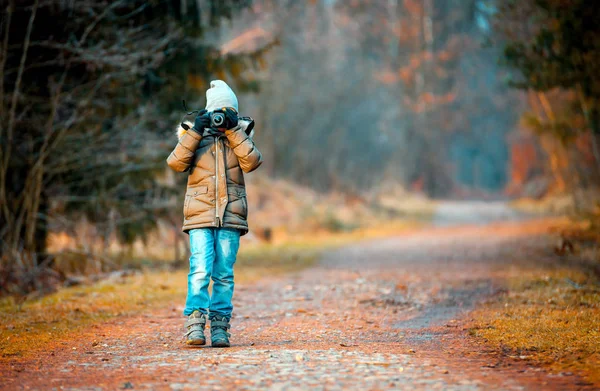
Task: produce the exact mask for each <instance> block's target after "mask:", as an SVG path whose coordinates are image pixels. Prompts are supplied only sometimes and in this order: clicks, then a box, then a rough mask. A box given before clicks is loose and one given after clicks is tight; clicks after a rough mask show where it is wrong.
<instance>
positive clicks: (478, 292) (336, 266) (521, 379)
mask: <svg viewBox="0 0 600 391" xmlns="http://www.w3.org/2000/svg"><path fill="white" fill-rule="evenodd" d="M544 231H545V228H544V227H543V226H542V225H540V224H536V223H529V224H523V223H519V224H518V223H503V224H500V225H488V226H485V227H477V226H471V227H453V228H438V229H429V230H425V231H421V232H416V233H412V234H406V235H403V236H399V237H395V238H392V239H386V240H374V241H370V242H366V243H360V244H356V245H354V246H349V247H345V248H342V249H340V250H337V251H333V252H330V253H328V254H326V255H325V256H324V257H323V259H322V260H321V262H320V265H319V266H318V267H315V268H312V269H310V270H307V271H305V272H303V273H301V274H299V275H296V276H288V277H284V278H278V279H275V280H269V279H265V280H263V281H262V282H260V283H258V284H254V285H249V286H238V287H236V296H235V302H234V305H235V315H236V316H235V318H234V320H233V330H232V332H233V340H232V342H233V347H232V348H230V349H213V348H188V347H186V346H185V345H183V344H182V343H181V340H180V337H181V334H182V323H183V319H182V316H181V315H180V314H181V310H182V307H181V305H182V303H183V298H182V300H181V302H179V303H173V304H172V305H171V306H169V307H166V308H160V309H156V310H154V311H153V312H151V313H147V314H144V315H140V316H136V317H130V318H121V319H115V320H113V321H111V322H108V323H105V324H103V325H100V326H97V327H93V328H91V329H90V330H89V332H88V334H87V335H81V336H80V338H78V339H77V340H76V341H73V342H72V343H65V344H64V349H62V350H59V351H54V352H48V354H47V355H44V356H41V357H39V358H38V359H37V360H35V361H32V362H27V363H19V364H14V365H12V366H11V367H10V368H0V375H2V381H1V385H2V386H0V388H1V389H6V390H16V389H57V390H58V389H66V390H99V389H111V390H112V389H119V388H122V389H128V388H133V389H136V390H138V389H142V390H144V389H152V390H156V389H158V390H162V389H165V390H179V389H190V390H196V389H201V388H203V389H236V390H237V389H256V388H261V389H265V388H267V389H272V390H294V389H310V390H318V389H322V390H345V389H362V390H370V389H377V390H384V389H423V390H431V389H447V390H489V389H503V390H521V389H531V390H538V389H545V390H548V389H550V390H551V389H556V390H564V389H582V387H581V386H578V381H579V379H577V378H576V377H574V376H570V377H563V376H560V375H551V374H547V373H545V372H544V371H543V370H540V369H537V368H534V367H531V366H530V365H528V363H527V362H526V360H520V359H519V358H518V357H516V358H503V359H502V358H498V357H497V356H495V355H494V354H493V353H492V352H487V351H486V349H485V347H484V346H480V345H477V344H476V343H475V342H474V341H473V340H472V339H471V338H470V337H468V329H467V327H468V326H467V322H468V320H469V318H468V310H469V309H470V308H472V307H473V306H474V305H475V304H476V303H477V302H478V301H480V300H483V299H485V298H486V297H488V296H489V295H493V294H495V292H497V290H498V289H499V287H500V286H501V285H500V284H501V281H502V278H504V277H506V276H507V275H510V274H511V273H518V272H519V270H521V268H523V267H526V265H527V262H529V261H530V260H531V259H534V260H535V261H536V262H544V261H545V257H546V255H544V254H546V253H544V252H540V250H539V249H540V248H548V247H547V246H548V243H547V240H548V239H547V238H545V237H544V236H543V235H542V232H544ZM549 256H550V255H548V257H549ZM93 341H96V342H97V343H93ZM579 384H581V383H579Z"/></svg>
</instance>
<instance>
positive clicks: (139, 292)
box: [0, 223, 414, 363]
mask: <svg viewBox="0 0 600 391" xmlns="http://www.w3.org/2000/svg"><path fill="white" fill-rule="evenodd" d="M413 226H414V225H413V224H406V223H401V224H392V225H389V226H386V227H383V228H378V229H371V230H360V231H354V232H348V233H342V234H323V235H314V236H310V237H309V236H306V237H297V238H295V240H294V241H290V242H289V243H285V244H280V245H264V244H262V245H251V246H244V247H242V249H241V251H240V254H239V255H238V261H237V264H236V283H241V284H244V283H251V282H252V281H256V280H258V279H260V278H265V277H273V276H276V275H281V274H285V273H293V272H297V271H300V270H302V269H304V268H307V267H310V266H311V265H313V264H314V263H315V262H316V260H317V259H318V256H319V254H320V253H321V252H322V251H324V250H326V249H331V248H334V247H336V246H340V245H343V244H348V243H352V242H355V241H357V240H361V239H366V238H371V237H381V236H386V235H391V234H394V233H398V232H399V231H402V230H404V229H407V228H410V227H413ZM186 278H187V270H175V271H164V270H153V269H149V270H144V271H142V272H137V273H134V274H132V275H129V276H122V277H118V278H113V279H107V280H103V281H100V282H98V283H96V284H93V285H84V286H77V287H71V288H64V289H60V290H59V291H58V292H56V293H53V294H51V295H48V296H44V297H42V298H39V299H37V300H28V301H25V302H24V303H21V302H19V300H18V299H16V298H13V297H11V298H5V299H1V300H0V363H2V362H3V361H7V360H15V359H27V358H30V357H32V356H34V355H36V354H37V353H39V352H41V351H47V350H49V349H52V347H53V346H59V344H60V342H61V341H65V340H68V339H69V338H73V336H74V335H75V334H76V333H77V331H78V330H80V329H82V328H84V327H88V326H90V325H92V324H95V323H98V322H102V321H106V320H108V319H111V318H114V317H117V316H124V315H132V314H135V313H139V312H141V311H145V310H151V309H153V308H157V307H159V306H161V305H166V304H169V303H173V302H182V301H183V299H184V297H185V292H186V287H187V285H186Z"/></svg>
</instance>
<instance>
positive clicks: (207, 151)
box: [167, 80, 262, 347]
mask: <svg viewBox="0 0 600 391" xmlns="http://www.w3.org/2000/svg"><path fill="white" fill-rule="evenodd" d="M215 110H219V111H223V112H224V113H225V119H226V120H225V122H224V125H226V127H224V128H219V129H215V128H212V127H211V119H210V114H211V113H212V112H213V111H215ZM237 112H238V101H237V98H236V96H235V94H234V92H233V91H232V90H231V88H229V86H228V85H227V84H226V83H225V82H223V81H221V80H214V81H212V82H211V83H210V88H209V89H208V90H207V91H206V108H205V110H202V111H201V112H200V113H199V114H198V116H197V117H196V119H195V122H194V126H193V127H191V129H189V130H187V129H185V128H186V126H183V125H185V124H182V126H181V127H180V129H179V130H178V136H179V142H178V143H177V146H176V147H175V149H174V150H173V152H171V155H169V157H168V159H167V163H168V164H169V167H171V168H172V169H173V170H175V171H177V172H184V171H188V181H187V191H186V193H185V202H184V207H183V215H184V221H183V232H186V233H188V234H189V237H190V250H191V256H190V272H189V274H188V291H187V299H186V303H185V310H184V311H183V314H184V315H186V316H187V317H188V319H187V321H186V327H187V333H186V343H187V344H188V345H204V344H205V343H206V339H205V336H204V327H205V326H206V321H207V316H208V319H209V320H210V332H211V344H212V346H214V347H229V346H230V345H229V337H230V334H229V333H228V330H229V328H230V325H229V321H230V319H231V311H232V310H233V306H232V304H231V298H232V296H233V286H234V283H233V265H234V264H235V260H236V256H237V251H238V248H239V244H240V236H241V235H244V234H246V233H247V232H248V222H247V220H246V219H247V213H248V202H247V201H246V188H245V185H244V174H243V172H246V173H248V172H251V171H253V170H255V169H256V168H257V167H258V166H260V164H261V163H262V156H261V154H260V152H259V151H258V149H256V147H255V145H254V142H253V141H252V135H253V131H252V132H250V133H249V134H247V133H246V130H247V129H248V126H249V124H250V122H249V121H246V120H244V119H242V118H238V115H237ZM190 125H191V123H190V124H187V128H190ZM242 171H243V172H242ZM210 279H212V281H213V289H212V295H211V296H209V293H208V284H209V280H210Z"/></svg>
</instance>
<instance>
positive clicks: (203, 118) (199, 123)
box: [192, 110, 210, 134]
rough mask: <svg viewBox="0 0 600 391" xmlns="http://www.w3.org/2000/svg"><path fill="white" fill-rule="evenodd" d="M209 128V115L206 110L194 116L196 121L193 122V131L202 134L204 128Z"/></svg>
mask: <svg viewBox="0 0 600 391" xmlns="http://www.w3.org/2000/svg"><path fill="white" fill-rule="evenodd" d="M209 127H210V115H209V114H208V112H207V111H206V110H202V111H201V112H199V113H198V115H197V116H196V120H195V121H194V127H193V128H192V129H194V130H195V131H196V132H198V133H200V134H202V132H204V128H209Z"/></svg>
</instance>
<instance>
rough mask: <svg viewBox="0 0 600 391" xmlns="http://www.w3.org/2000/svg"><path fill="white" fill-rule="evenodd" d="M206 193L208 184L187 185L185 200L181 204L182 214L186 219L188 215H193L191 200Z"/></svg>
mask: <svg viewBox="0 0 600 391" xmlns="http://www.w3.org/2000/svg"><path fill="white" fill-rule="evenodd" d="M206 193H208V186H194V187H188V189H187V192H186V193H185V201H184V206H183V216H184V217H185V218H186V219H188V218H189V217H190V215H193V214H194V213H193V212H194V210H193V202H194V201H195V200H196V198H199V197H202V196H204V195H205V194H206Z"/></svg>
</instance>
